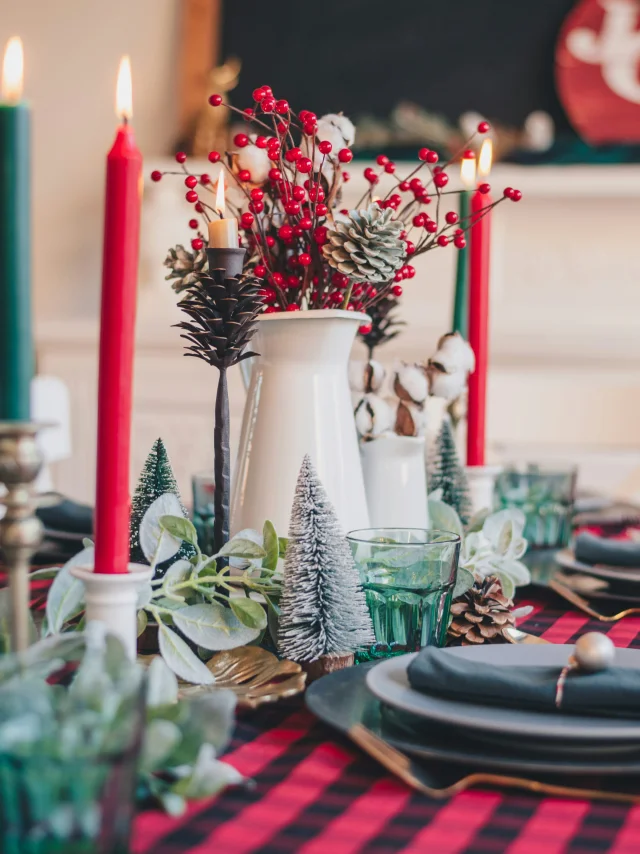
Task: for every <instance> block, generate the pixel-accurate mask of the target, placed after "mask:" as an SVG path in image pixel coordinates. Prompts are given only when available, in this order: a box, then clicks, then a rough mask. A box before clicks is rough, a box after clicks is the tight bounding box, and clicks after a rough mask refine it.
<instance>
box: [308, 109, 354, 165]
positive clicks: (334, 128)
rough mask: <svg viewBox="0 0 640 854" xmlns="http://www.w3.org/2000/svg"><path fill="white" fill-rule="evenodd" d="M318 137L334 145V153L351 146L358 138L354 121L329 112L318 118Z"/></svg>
mask: <svg viewBox="0 0 640 854" xmlns="http://www.w3.org/2000/svg"><path fill="white" fill-rule="evenodd" d="M316 137H317V138H318V139H319V140H320V141H321V142H322V141H323V140H327V141H328V142H330V143H331V145H332V146H333V154H336V155H337V153H338V151H340V149H341V148H351V146H352V145H353V143H354V140H355V138H356V129H355V127H354V126H353V122H352V121H351V120H350V119H348V118H347V117H346V116H343V115H339V114H338V113H327V114H326V115H325V116H321V117H320V119H319V120H318V129H317V131H316Z"/></svg>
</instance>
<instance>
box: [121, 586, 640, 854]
mask: <svg viewBox="0 0 640 854" xmlns="http://www.w3.org/2000/svg"><path fill="white" fill-rule="evenodd" d="M561 602H562V600H560V599H558V598H555V597H554V596H553V594H549V596H548V598H547V599H546V600H545V601H537V602H535V603H534V602H531V603H529V604H533V605H534V611H533V612H532V613H531V614H530V615H529V616H528V617H527V619H526V620H525V621H524V622H522V623H521V624H520V628H522V629H524V631H527V632H531V633H532V634H537V635H542V636H543V637H544V638H546V639H547V640H548V641H551V642H552V643H572V642H574V641H575V640H576V638H578V637H579V635H581V634H583V633H584V632H587V631H594V630H596V631H606V632H607V633H608V634H609V636H610V637H611V639H612V640H613V641H614V643H615V644H616V646H621V647H623V646H631V647H636V648H638V647H640V636H639V635H640V617H626V618H625V619H624V620H622V621H620V622H619V623H614V624H613V625H610V626H609V625H607V624H603V623H600V622H598V621H597V620H591V619H590V618H589V617H587V616H585V615H583V614H581V613H579V612H577V611H567V610H566V607H563V605H562V604H561ZM518 604H521V603H518ZM522 604H524V603H522ZM225 759H226V760H227V761H228V762H230V763H231V764H232V765H234V766H235V767H236V768H237V769H238V770H239V771H240V772H241V773H242V774H244V775H246V776H247V777H251V778H252V779H253V780H254V786H253V788H246V789H243V788H240V789H238V788H235V789H229V790H227V791H226V792H225V793H223V794H222V795H220V796H219V797H217V798H214V799H212V800H208V801H202V802H200V803H197V804H192V805H191V806H190V807H189V809H188V811H187V813H186V814H185V815H184V816H183V817H181V818H179V819H173V818H169V817H168V816H165V815H162V814H161V813H159V812H143V813H141V814H140V815H139V816H138V819H137V822H136V827H135V833H134V840H133V846H132V850H133V852H134V854H147V852H148V854H178V852H180V854H249V852H251V854H254V852H261V854H287V852H299V853H300V854H356V852H366V854H392V852H394V854H395V852H403V854H640V806H631V807H629V806H625V805H622V804H621V805H617V804H603V803H596V802H590V801H584V800H563V799H555V798H548V797H540V796H536V795H532V794H528V793H525V792H515V791H514V792H510V791H504V792H502V791H501V792H498V791H492V790H483V789H477V790H471V791H467V792H463V793H461V794H459V795H457V796H456V797H454V798H452V799H451V800H449V801H435V800H430V799H429V798H427V797H425V796H424V795H421V794H417V793H414V792H413V791H412V790H411V789H409V788H408V787H407V786H405V785H404V784H403V783H401V782H400V781H398V780H396V779H395V778H394V777H392V776H390V775H389V774H388V773H387V772H386V771H385V770H384V769H382V768H381V767H380V766H379V765H378V764H377V763H375V762H374V761H373V760H371V759H369V758H368V757H367V756H366V755H364V754H363V753H362V752H361V751H360V750H359V749H358V748H357V747H356V746H355V745H353V744H352V743H351V742H350V741H349V740H348V739H346V738H343V737H341V736H340V735H338V734H336V732H335V731H333V730H332V729H330V728H329V727H327V726H326V725H324V724H322V723H320V722H319V721H317V720H316V719H315V718H314V717H313V716H312V715H311V714H310V713H309V712H307V711H306V710H305V708H304V705H303V703H302V702H301V701H300V700H295V701H292V702H289V703H281V704H276V705H274V706H266V707H263V708H262V709H257V710H256V711H254V712H250V713H240V716H239V721H238V725H237V728H236V732H235V738H234V741H233V743H232V745H231V747H230V749H229V751H228V752H227V755H226V756H225Z"/></svg>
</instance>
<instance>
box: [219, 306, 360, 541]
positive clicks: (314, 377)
mask: <svg viewBox="0 0 640 854" xmlns="http://www.w3.org/2000/svg"><path fill="white" fill-rule="evenodd" d="M366 320H367V316H366V315H363V314H358V313H356V312H353V311H341V310H338V309H335V310H326V311H323V310H318V311H296V312H282V313H274V314H263V315H261V317H260V322H259V327H258V332H257V333H256V336H255V338H254V339H253V340H252V342H251V349H252V350H255V352H257V353H259V354H260V355H259V356H258V357H257V358H256V359H255V360H254V365H253V370H252V372H251V382H250V385H249V390H248V393H247V402H246V405H245V410H244V418H243V422H242V432H241V435H240V446H239V450H238V462H237V466H236V471H235V477H234V480H233V489H232V497H231V531H232V533H236V532H238V531H240V530H242V529H243V528H257V529H258V530H262V525H263V523H264V521H265V520H266V519H270V520H271V521H272V522H273V524H274V525H275V527H276V530H277V531H278V533H279V534H280V535H281V536H286V534H287V532H288V530H289V518H290V515H291V505H292V504H293V494H294V491H295V485H296V480H297V478H298V473H299V471H300V466H301V465H302V460H303V458H304V456H305V454H309V455H310V456H311V461H312V462H313V465H314V466H315V468H316V470H317V472H318V476H319V477H320V480H321V481H322V483H323V484H324V487H325V489H326V491H327V494H328V496H329V498H330V500H331V502H332V503H333V505H334V507H335V509H336V512H337V514H338V518H339V519H340V522H341V524H342V526H343V528H344V530H345V532H346V531H352V530H354V529H356V528H367V527H368V526H369V516H368V512H367V503H366V498H365V492H364V483H363V479H362V466H361V463H360V454H359V451H358V439H357V436H356V428H355V422H354V418H353V409H352V406H351V396H350V393H349V384H348V381H347V363H348V359H349V353H350V352H351V345H352V344H353V341H354V338H355V335H356V332H357V329H358V326H359V325H360V324H361V323H364V322H365V321H366Z"/></svg>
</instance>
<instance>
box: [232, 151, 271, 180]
mask: <svg viewBox="0 0 640 854" xmlns="http://www.w3.org/2000/svg"><path fill="white" fill-rule="evenodd" d="M236 163H237V164H238V167H239V168H240V169H248V170H249V172H250V173H251V182H252V183H253V184H263V183H264V182H265V181H266V180H267V178H268V177H269V169H271V161H270V160H269V157H268V155H267V152H266V150H265V149H264V148H258V146H257V145H246V146H245V147H244V148H241V149H240V150H239V151H238V153H237V154H236Z"/></svg>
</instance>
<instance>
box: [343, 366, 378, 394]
mask: <svg viewBox="0 0 640 854" xmlns="http://www.w3.org/2000/svg"><path fill="white" fill-rule="evenodd" d="M385 376H386V371H385V369H384V368H383V367H382V365H381V364H380V362H376V361H375V360H374V359H371V361H369V362H364V361H358V360H354V361H351V362H349V388H350V389H351V391H356V392H369V391H379V390H380V386H381V385H382V383H383V382H384V378H385Z"/></svg>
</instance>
